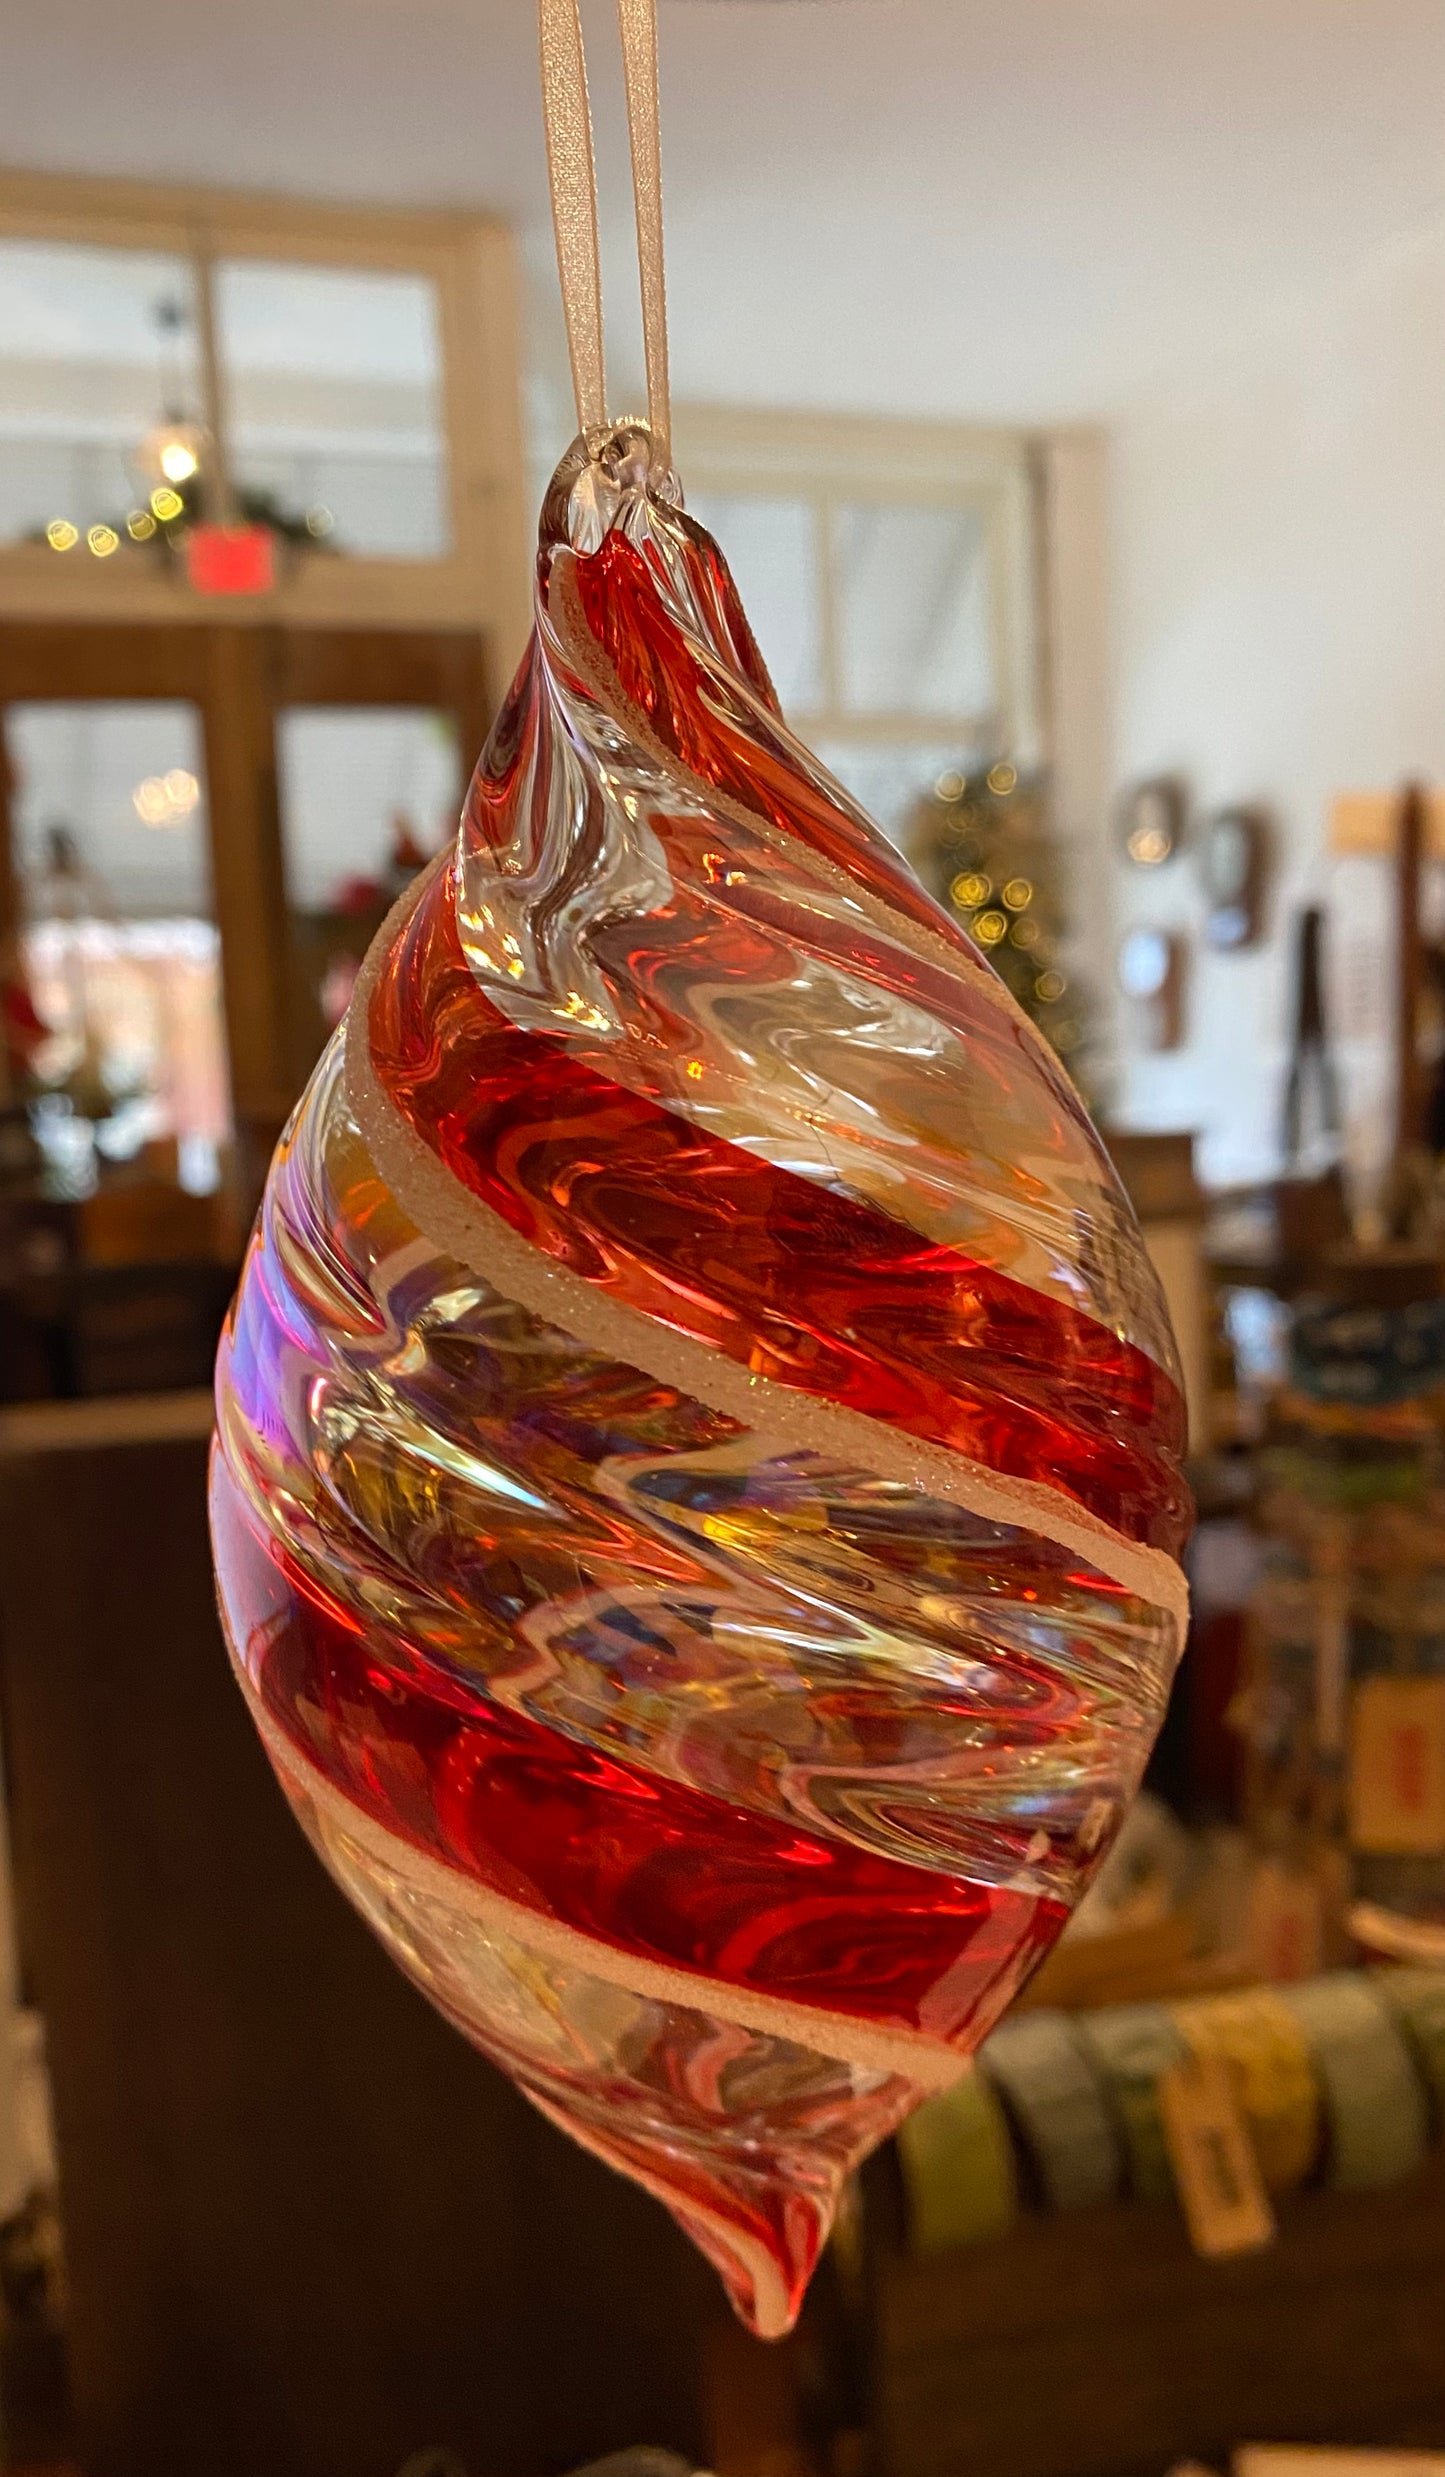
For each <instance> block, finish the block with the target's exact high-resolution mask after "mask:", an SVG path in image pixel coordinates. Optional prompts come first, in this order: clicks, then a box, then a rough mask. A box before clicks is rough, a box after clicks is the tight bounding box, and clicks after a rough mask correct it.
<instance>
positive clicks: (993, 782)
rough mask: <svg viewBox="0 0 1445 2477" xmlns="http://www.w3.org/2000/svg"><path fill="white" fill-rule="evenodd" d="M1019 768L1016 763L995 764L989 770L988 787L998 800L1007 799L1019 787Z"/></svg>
mask: <svg viewBox="0 0 1445 2477" xmlns="http://www.w3.org/2000/svg"><path fill="white" fill-rule="evenodd" d="M1018 780H1019V770H1018V767H1017V766H1016V765H1008V764H1004V765H993V766H990V767H989V770H988V787H989V790H990V791H991V792H992V793H993V795H994V798H995V799H996V800H1006V799H1007V798H1008V796H1009V793H1010V792H1011V791H1016V790H1017V789H1018Z"/></svg>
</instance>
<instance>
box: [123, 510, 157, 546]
mask: <svg viewBox="0 0 1445 2477" xmlns="http://www.w3.org/2000/svg"><path fill="white" fill-rule="evenodd" d="M125 529H126V532H127V533H128V534H129V535H130V538H131V540H132V541H133V542H148V541H149V540H150V538H151V535H152V534H153V533H154V532H155V529H156V520H155V518H154V516H152V514H151V512H150V509H149V508H146V507H133V508H132V509H131V512H130V514H129V516H127V518H126V520H125Z"/></svg>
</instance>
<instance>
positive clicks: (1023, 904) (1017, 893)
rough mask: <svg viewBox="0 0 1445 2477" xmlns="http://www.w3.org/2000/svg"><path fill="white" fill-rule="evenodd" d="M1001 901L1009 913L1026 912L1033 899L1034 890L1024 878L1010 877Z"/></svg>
mask: <svg viewBox="0 0 1445 2477" xmlns="http://www.w3.org/2000/svg"><path fill="white" fill-rule="evenodd" d="M1003 899H1004V901H1005V903H1006V904H1007V905H1008V908H1009V910H1010V911H1011V912H1026V911H1027V910H1028V908H1029V905H1030V904H1031V903H1032V901H1033V899H1034V890H1033V888H1032V886H1031V885H1030V884H1029V881H1028V879H1027V878H1026V877H1011V878H1010V879H1009V882H1008V884H1007V885H1006V886H1005V888H1004V890H1003Z"/></svg>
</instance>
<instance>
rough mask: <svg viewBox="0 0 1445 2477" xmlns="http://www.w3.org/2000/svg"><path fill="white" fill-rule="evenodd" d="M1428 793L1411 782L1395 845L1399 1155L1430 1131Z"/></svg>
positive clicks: (1405, 793) (1402, 804)
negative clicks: (1423, 883) (1425, 1039)
mask: <svg viewBox="0 0 1445 2477" xmlns="http://www.w3.org/2000/svg"><path fill="white" fill-rule="evenodd" d="M1426 823H1427V821H1426V812H1425V793H1424V790H1423V788H1422V787H1421V785H1420V784H1419V783H1407V784H1406V786H1405V789H1404V791H1403V793H1402V794H1401V797H1400V815H1399V828H1398V835H1397V839H1396V845H1395V922H1396V948H1395V1150H1396V1157H1397V1159H1403V1157H1404V1155H1405V1154H1406V1153H1408V1152H1410V1151H1412V1150H1413V1149H1414V1147H1415V1146H1416V1145H1418V1144H1419V1143H1420V1142H1421V1141H1422V1139H1423V1136H1424V1122H1425V1079H1424V1075H1423V1073H1422V1071H1421V1058H1420V993H1421V981H1422V977H1423V961H1424V958H1423V954H1422V951H1421V945H1420V868H1421V861H1422V859H1423V856H1424V849H1425V833H1426Z"/></svg>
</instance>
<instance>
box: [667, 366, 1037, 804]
mask: <svg viewBox="0 0 1445 2477" xmlns="http://www.w3.org/2000/svg"><path fill="white" fill-rule="evenodd" d="M677 431H678V442H679V444H678V460H679V465H680V469H681V472H682V477H683V484H684V488H685V491H686V494H687V504H688V507H689V508H690V510H691V511H692V513H693V514H694V515H695V516H697V517H698V518H699V519H700V520H701V522H702V523H703V524H705V525H706V526H707V527H708V529H709V531H710V532H712V533H714V534H716V536H717V538H718V540H719V542H720V543H721V544H722V547H723V550H724V552H725V553H726V555H727V558H728V562H729V564H730V566H731V568H732V571H733V574H734V577H735V578H736V580H737V585H738V590H739V592H740V593H741V595H742V598H743V602H744V605H745V607H746V609H747V612H748V616H749V618H750V620H751V621H752V625H753V629H754V632H755V634H756V636H757V639H758V642H759V645H760V646H761V648H762V651H763V656H764V659H765V660H766V662H767V664H768V666H769V669H770V671H771V672H772V676H773V684H774V686H775V688H776V689H777V691H778V696H779V700H780V702H781V704H782V707H783V710H784V712H785V714H786V715H787V717H788V720H789V722H790V723H791V724H792V725H793V727H794V729H795V730H797V732H798V734H799V736H800V737H801V738H803V739H804V740H806V741H807V742H808V743H809V745H810V746H811V747H813V748H815V749H816V750H817V752H818V754H819V755H820V756H821V757H822V759H823V760H824V763H825V764H827V765H828V766H830V767H831V768H832V770H833V772H834V773H835V774H837V775H838V777H839V779H840V780H841V781H842V782H843V783H845V784H846V785H847V787H848V789H849V790H850V791H852V792H853V794H854V796H855V797H856V798H857V799H859V800H860V801H861V802H862V804H863V806H864V807H865V808H866V809H868V810H869V812H870V813H871V814H872V815H873V816H875V817H876V818H877V819H878V821H879V823H880V824H881V825H883V826H884V827H885V828H886V829H887V830H888V831H889V832H890V833H891V834H893V835H894V836H895V837H897V838H898V839H900V840H902V839H905V838H906V829H907V820H908V816H909V812H910V810H911V808H912V806H913V803H914V801H915V800H916V799H917V797H918V794H919V793H920V792H921V791H924V790H926V789H927V788H928V787H929V786H930V785H931V784H932V783H934V782H935V781H936V780H937V779H938V777H939V776H940V775H941V774H944V773H947V772H950V771H953V770H955V769H959V768H963V769H965V770H966V769H968V768H970V767H971V766H973V765H976V764H977V763H978V762H979V760H980V759H992V758H995V757H1001V756H1008V757H1010V758H1012V759H1013V760H1014V762H1015V763H1018V764H1021V765H1022V764H1029V763H1032V762H1033V761H1034V760H1035V758H1036V756H1037V746H1036V741H1037V726H1036V718H1035V696H1034V682H1033V645H1032V632H1033V611H1032V591H1031V575H1032V549H1031V543H1032V487H1031V479H1030V464H1029V452H1028V443H1027V441H1026V440H1025V439H1024V438H1023V437H1022V436H1021V435H1020V434H1016V433H996V432H981V433H980V432H973V431H969V430H962V429H959V430H954V429H944V428H943V427H942V426H939V425H933V424H926V425H925V424H919V425H916V426H915V425H912V424H908V423H874V422H866V421H852V420H848V419H838V420H831V419H825V418H822V417H816V418H815V417H812V416H797V415H788V414H772V413H769V414H762V413H746V414H744V413H729V412H704V411H693V412H685V411H684V412H680V413H679V415H678V418H677Z"/></svg>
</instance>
